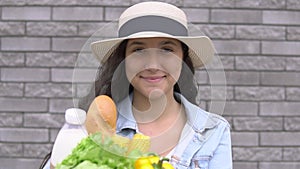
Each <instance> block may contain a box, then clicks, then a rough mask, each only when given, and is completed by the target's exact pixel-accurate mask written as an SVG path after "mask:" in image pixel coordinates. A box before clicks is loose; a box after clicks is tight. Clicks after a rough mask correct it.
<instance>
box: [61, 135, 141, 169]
mask: <svg viewBox="0 0 300 169" xmlns="http://www.w3.org/2000/svg"><path fill="white" fill-rule="evenodd" d="M126 152H127V149H126V148H123V147H120V146H119V145H118V144H114V142H113V141H112V140H111V139H110V138H105V139H103V137H102V135H101V133H96V134H92V135H90V136H88V137H87V138H84V139H82V140H81V142H80V143H79V144H78V145H77V146H76V147H75V148H74V149H73V150H72V153H71V154H70V155H69V156H68V157H66V158H65V159H64V160H63V161H62V162H61V163H60V164H58V165H57V166H56V169H133V168H134V161H135V160H136V158H138V157H140V156H141V155H142V154H141V153H140V152H139V151H133V152H132V153H131V154H126Z"/></svg>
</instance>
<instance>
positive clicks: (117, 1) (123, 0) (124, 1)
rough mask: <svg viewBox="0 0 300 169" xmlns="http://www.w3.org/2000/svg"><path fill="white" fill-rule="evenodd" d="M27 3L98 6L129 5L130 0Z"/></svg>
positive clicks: (35, 0) (34, 1)
mask: <svg viewBox="0 0 300 169" xmlns="http://www.w3.org/2000/svg"><path fill="white" fill-rule="evenodd" d="M26 4H28V5H53V6H78V5H80V6H81V5H82V6H92V5H97V6H98V5H100V6H115V5H118V6H120V5H123V6H128V5H130V0H109V1H107V0H98V1H91V0H89V1H77V0H72V1H70V0H60V1H56V0H50V1H49V0H28V1H27V2H26Z"/></svg>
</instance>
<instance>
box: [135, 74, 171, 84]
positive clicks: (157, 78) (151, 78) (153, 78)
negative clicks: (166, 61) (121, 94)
mask: <svg viewBox="0 0 300 169" xmlns="http://www.w3.org/2000/svg"><path fill="white" fill-rule="evenodd" d="M166 77H167V76H165V75H163V76H142V75H141V76H140V78H141V79H143V80H145V81H146V82H148V83H159V82H161V81H163V80H164V79H165V78H166Z"/></svg>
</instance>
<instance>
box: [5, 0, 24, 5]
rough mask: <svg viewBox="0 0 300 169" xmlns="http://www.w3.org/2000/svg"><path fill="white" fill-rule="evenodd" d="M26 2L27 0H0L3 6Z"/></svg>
mask: <svg viewBox="0 0 300 169" xmlns="http://www.w3.org/2000/svg"><path fill="white" fill-rule="evenodd" d="M25 4H26V0H2V1H0V5H1V6H4V5H14V6H18V5H25Z"/></svg>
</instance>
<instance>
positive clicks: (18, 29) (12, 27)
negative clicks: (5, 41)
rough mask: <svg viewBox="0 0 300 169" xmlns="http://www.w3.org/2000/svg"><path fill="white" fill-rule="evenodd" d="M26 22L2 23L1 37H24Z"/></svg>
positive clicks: (0, 25) (0, 24) (0, 27)
mask: <svg viewBox="0 0 300 169" xmlns="http://www.w3.org/2000/svg"><path fill="white" fill-rule="evenodd" d="M24 34H25V23H24V22H0V36H9V35H24Z"/></svg>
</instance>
